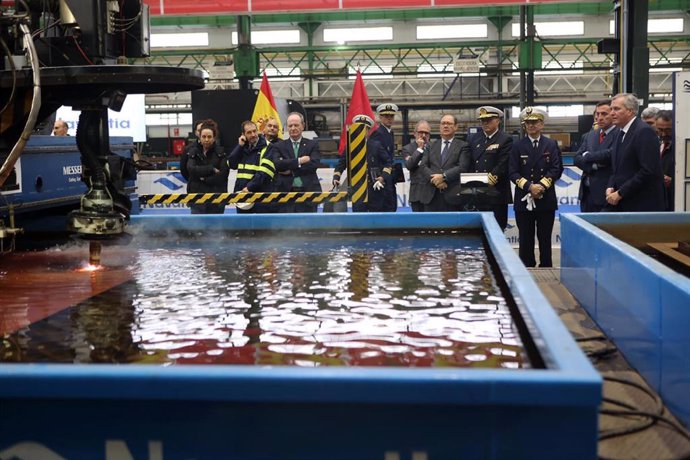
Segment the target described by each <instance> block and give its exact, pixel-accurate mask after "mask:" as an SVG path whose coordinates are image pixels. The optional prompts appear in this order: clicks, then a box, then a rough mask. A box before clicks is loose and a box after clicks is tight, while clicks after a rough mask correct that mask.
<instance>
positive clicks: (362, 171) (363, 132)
mask: <svg viewBox="0 0 690 460" xmlns="http://www.w3.org/2000/svg"><path fill="white" fill-rule="evenodd" d="M368 128H369V127H368V126H367V125H366V124H364V123H353V124H351V125H350V130H349V132H348V134H349V138H350V139H349V141H350V142H349V143H348V150H347V154H348V155H349V161H348V165H349V168H350V169H349V171H348V172H347V176H348V177H349V178H350V186H351V187H352V203H353V204H354V203H366V202H367V201H368V196H367V129H368Z"/></svg>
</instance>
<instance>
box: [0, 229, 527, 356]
mask: <svg viewBox="0 0 690 460" xmlns="http://www.w3.org/2000/svg"><path fill="white" fill-rule="evenodd" d="M108 251H111V253H109V252H108ZM113 251H118V252H114V253H113ZM122 251H125V252H127V254H122ZM12 257H15V258H16V260H15V262H17V260H20V258H21V255H16V256H12ZM46 257H48V258H49V256H46ZM109 257H110V258H111V259H113V258H116V259H118V260H130V263H129V264H128V265H124V266H117V267H113V266H109V265H108V260H109ZM103 263H104V265H105V269H104V270H103V271H99V272H95V273H94V274H92V275H94V276H106V275H107V274H108V273H109V272H114V271H120V272H123V273H126V275H127V277H128V278H129V279H130V280H129V281H128V282H125V283H124V284H120V285H118V286H117V287H114V288H112V289H109V290H107V291H106V292H104V293H101V294H98V295H95V296H92V297H90V298H88V299H86V300H84V301H80V302H79V303H77V304H76V305H74V304H71V305H74V307H72V308H67V309H64V310H62V311H60V312H59V313H55V314H52V315H51V316H49V317H48V318H46V319H44V320H41V321H38V322H34V323H33V324H32V325H30V326H28V327H24V328H22V329H20V330H18V331H16V332H13V333H7V334H5V335H4V336H2V341H1V342H0V361H29V362H35V361H40V362H118V363H125V362H127V363H160V364H173V363H224V364H260V365H268V364H280V365H284V364H290V365H299V366H424V367H427V366H437V367H447V366H452V367H469V366H473V367H507V368H518V367H527V366H528V365H529V364H528V363H527V362H526V359H524V361H523V354H524V353H523V349H522V346H521V343H520V339H519V337H518V335H517V333H516V332H515V328H514V324H513V321H512V319H511V317H510V313H509V311H508V307H507V305H506V302H505V300H504V299H503V297H502V295H501V293H500V291H499V290H498V288H497V286H496V283H495V280H494V278H493V275H492V273H491V270H490V268H489V266H488V264H487V260H486V255H485V254H484V250H483V247H482V244H481V239H480V237H478V236H457V235H446V236H431V237H418V236H405V237H400V236H380V235H376V236H373V235H372V236H363V235H357V236H352V235H345V236H342V235H341V236H338V237H336V238H334V237H332V236H330V237H324V238H322V237H317V236H305V237H295V238H291V237H285V238H281V239H273V240H266V239H262V238H252V237H237V238H230V239H225V240H223V241H222V242H221V241H219V242H218V243H217V244H210V243H208V241H205V242H198V241H189V242H186V243H184V245H179V246H174V247H170V246H168V247H164V248H158V247H149V246H146V245H144V244H140V245H139V247H128V248H126V249H125V248H117V249H110V248H107V249H104V254H103ZM48 264H50V263H48ZM19 265H21V264H19ZM63 284H64V283H63ZM1 288H2V278H1V277H0V289H1ZM42 288H43V289H45V290H46V291H47V292H49V291H50V290H51V289H54V291H53V292H56V293H57V295H59V290H60V286H52V287H51V286H43V287H42ZM28 309H29V310H30V309H31V307H30V306H28ZM0 312H2V310H1V309H0Z"/></svg>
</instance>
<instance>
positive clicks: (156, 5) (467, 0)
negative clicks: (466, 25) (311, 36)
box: [144, 0, 563, 16]
mask: <svg viewBox="0 0 690 460" xmlns="http://www.w3.org/2000/svg"><path fill="white" fill-rule="evenodd" d="M559 2H560V3H563V0H536V1H528V0H527V1H526V0H498V1H490V2H488V3H490V4H491V5H523V4H528V3H529V4H534V3H559ZM144 3H146V4H147V5H149V6H150V7H151V14H153V15H158V16H160V15H190V14H191V15H202V14H252V13H257V14H260V13H299V12H310V11H312V12H314V11H322V12H323V11H339V10H363V9H378V10H380V9H407V8H434V7H462V6H487V2H486V1H481V0H144Z"/></svg>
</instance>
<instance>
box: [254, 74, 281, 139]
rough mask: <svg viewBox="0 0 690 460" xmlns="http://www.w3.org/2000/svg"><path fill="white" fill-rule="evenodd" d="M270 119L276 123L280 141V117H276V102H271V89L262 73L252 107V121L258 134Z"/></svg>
mask: <svg viewBox="0 0 690 460" xmlns="http://www.w3.org/2000/svg"><path fill="white" fill-rule="evenodd" d="M270 118H275V119H276V121H277V122H278V137H279V138H280V139H282V138H283V123H282V122H281V121H280V117H279V116H278V110H277V109H276V101H275V100H273V93H271V87H270V86H269V84H268V77H267V76H266V72H264V78H263V79H262V80H261V89H259V95H258V96H257V97H256V105H255V106H254V113H253V114H252V121H253V122H254V123H256V127H257V128H258V129H259V132H260V133H263V132H264V128H265V127H266V122H267V121H268V120H269V119H270Z"/></svg>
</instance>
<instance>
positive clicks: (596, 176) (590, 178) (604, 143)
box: [574, 100, 618, 212]
mask: <svg viewBox="0 0 690 460" xmlns="http://www.w3.org/2000/svg"><path fill="white" fill-rule="evenodd" d="M594 122H595V123H596V125H597V128H596V129H592V130H591V131H590V132H589V133H587V134H586V135H585V137H584V139H583V141H582V144H581V145H580V148H579V149H578V150H577V154H576V155H575V158H574V162H575V166H577V167H578V168H580V169H581V170H582V179H581V180H580V192H579V198H580V211H582V212H600V211H601V210H602V209H604V207H605V206H606V187H607V186H608V183H609V178H610V177H611V152H612V150H613V147H614V143H615V140H616V138H617V136H618V128H616V126H615V125H614V124H613V118H612V112H611V101H609V100H605V101H600V102H598V103H597V107H596V109H594Z"/></svg>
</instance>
